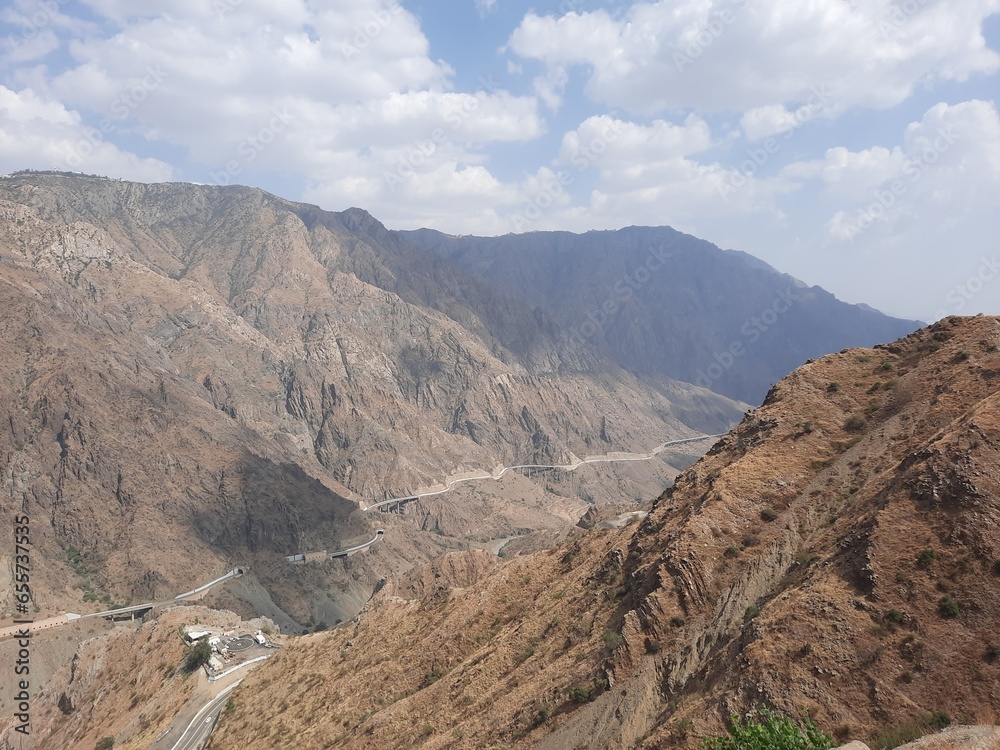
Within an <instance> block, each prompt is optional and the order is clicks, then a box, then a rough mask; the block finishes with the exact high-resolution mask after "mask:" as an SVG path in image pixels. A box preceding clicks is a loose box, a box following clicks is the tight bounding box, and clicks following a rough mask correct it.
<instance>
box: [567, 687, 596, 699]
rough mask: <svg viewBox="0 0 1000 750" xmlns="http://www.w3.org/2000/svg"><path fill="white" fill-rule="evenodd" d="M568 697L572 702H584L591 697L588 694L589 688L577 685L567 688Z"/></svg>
mask: <svg viewBox="0 0 1000 750" xmlns="http://www.w3.org/2000/svg"><path fill="white" fill-rule="evenodd" d="M569 699H570V700H571V701H573V702H574V703H586V702H588V701H590V700H593V698H592V697H591V695H590V688H588V687H583V686H582V685H577V686H576V687H571V688H570V689H569Z"/></svg>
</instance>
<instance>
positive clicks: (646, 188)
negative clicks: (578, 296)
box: [0, 0, 1000, 320]
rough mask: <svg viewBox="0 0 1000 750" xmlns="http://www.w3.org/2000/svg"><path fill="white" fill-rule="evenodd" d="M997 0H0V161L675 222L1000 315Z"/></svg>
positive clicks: (587, 221) (375, 207)
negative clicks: (135, 0) (0, 3)
mask: <svg viewBox="0 0 1000 750" xmlns="http://www.w3.org/2000/svg"><path fill="white" fill-rule="evenodd" d="M998 14H1000V0H963V2H961V3H957V2H953V1H952V0H809V1H808V2H799V3H791V2H788V1H787V0H671V1H670V2H656V1H655V0H648V1H646V2H601V1H600V0H559V1H558V2H556V1H553V0H550V1H549V2H534V3H527V2H518V1H516V0H492V2H489V1H488V0H460V1H454V2H447V3H444V2H432V1H431V0H422V1H421V2H407V1H406V0H404V1H403V2H402V3H397V2H394V1H393V0H352V1H351V2H346V1H338V0H328V1H327V2H322V3H320V2H303V0H286V1H284V2H280V3H279V2H277V0H170V2H168V1H167V0H150V1H149V2H145V3H142V4H136V3H130V2H125V0H88V1H87V2H68V1H67V0H64V1H63V2H59V1H58V0H41V1H40V2H39V1H37V0H13V2H7V3H6V4H5V5H4V6H3V8H2V9H0V171H2V172H10V171H14V170H18V169H52V168H64V169H70V170H72V171H82V172H86V173H94V174H107V175H111V176H116V177H123V178H127V179H135V180H142V181H162V180H180V181H190V182H204V183H216V184H227V183H232V182H239V183H242V184H249V185H255V186H259V187H261V188H264V189H265V190H269V191H271V192H274V193H277V194H279V195H282V196H284V197H287V198H291V199H296V200H304V201H308V202H312V203H317V204H319V205H321V206H323V207H324V208H328V209H331V210H341V209H344V208H347V207H349V206H360V207H362V208H365V209H367V210H369V211H370V212H371V213H372V214H374V215H375V216H376V217H377V218H379V219H380V220H382V221H383V222H384V223H385V224H386V225H387V226H389V227H391V228H414V227H419V226H430V227H434V228H437V229H440V230H442V231H446V232H451V233H456V234H463V233H464V234H488V235H495V234H505V233H507V232H524V231H535V230H546V229H566V230H571V231H586V230H589V229H609V228H618V227H622V226H628V225H632V224H641V225H670V226H673V227H675V228H677V229H679V230H681V231H685V232H690V233H691V234H694V235H697V236H699V237H703V238H705V239H708V240H710V241H712V242H715V243H716V244H718V245H720V246H722V247H728V248H735V249H740V250H746V251H748V252H751V253H753V254H755V255H757V256H758V257H760V258H763V259H764V260H766V261H768V262H770V263H771V264H772V265H774V266H775V267H777V268H778V269H779V270H782V271H786V272H788V273H791V274H793V275H795V276H797V277H799V278H801V279H803V280H804V281H806V282H807V283H810V284H820V285H822V286H824V287H826V288H827V289H829V290H830V291H832V292H834V293H835V294H837V295H838V296H839V297H841V298H842V299H846V300H848V301H851V302H867V303H869V304H872V305H874V306H876V307H879V308H880V309H883V310H885V311H886V312H889V313H892V314H896V315H900V316H905V317H913V318H920V319H923V320H931V319H935V318H937V317H940V316H942V315H946V314H952V313H962V314H969V313H975V312H986V313H992V314H1000V264H998V262H997V255H998V254H1000V248H998V246H997V245H998V242H997V237H998V236H1000V231H998V230H1000V198H998V196H1000V117H998V114H997V104H996V98H997V92H998V91H1000V86H998V83H1000V53H998V50H1000V15H998Z"/></svg>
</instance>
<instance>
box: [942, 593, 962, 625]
mask: <svg viewBox="0 0 1000 750" xmlns="http://www.w3.org/2000/svg"><path fill="white" fill-rule="evenodd" d="M938 612H940V613H941V616H942V617H944V618H947V619H949V620H951V619H954V618H956V617H958V615H959V613H960V612H961V608H960V607H959V606H958V602H956V601H955V598H954V597H953V596H951V594H945V595H944V596H942V597H941V598H940V599H939V600H938Z"/></svg>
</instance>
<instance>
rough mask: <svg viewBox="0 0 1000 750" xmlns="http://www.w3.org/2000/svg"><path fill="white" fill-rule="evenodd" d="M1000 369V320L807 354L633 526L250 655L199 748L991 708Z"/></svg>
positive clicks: (649, 742) (407, 743)
mask: <svg viewBox="0 0 1000 750" xmlns="http://www.w3.org/2000/svg"><path fill="white" fill-rule="evenodd" d="M998 386H1000V320H998V319H995V318H971V319H959V318H950V319H947V320H945V321H942V322H940V323H938V324H936V325H934V326H932V327H930V328H927V329H924V330H921V331H919V332H917V333H915V334H913V335H911V336H909V337H907V338H905V339H903V340H901V341H899V342H897V343H895V344H892V345H889V346H883V347H878V348H876V349H874V350H862V349H852V350H846V351H843V352H841V353H839V354H835V355H831V356H828V357H824V358H823V359H821V360H819V361H816V362H810V363H808V364H806V365H805V366H803V367H802V368H800V369H799V370H797V371H796V372H794V373H793V374H791V375H790V376H789V377H787V378H786V379H784V380H783V381H782V382H781V383H779V384H778V386H776V387H775V388H774V389H772V391H771V393H770V394H769V395H768V398H767V400H766V401H765V403H764V405H763V406H761V407H760V408H758V409H756V410H754V411H753V412H750V413H748V414H747V415H746V417H745V419H744V420H743V421H742V423H741V424H740V425H739V426H738V427H737V428H735V429H734V430H733V431H732V432H730V434H729V435H727V436H726V437H725V438H724V439H722V440H720V441H719V442H718V444H717V445H716V446H715V447H714V448H713V449H712V450H711V451H710V454H709V455H708V456H706V457H705V458H704V459H703V460H702V461H700V462H699V463H698V464H696V465H695V466H693V467H691V468H690V469H688V470H687V471H685V472H684V473H683V474H682V475H681V476H680V477H679V478H678V481H677V483H676V485H675V487H674V488H673V489H672V490H670V491H668V492H666V493H665V494H664V495H663V496H662V497H661V498H660V499H659V500H658V501H657V503H656V504H655V506H654V508H653V510H652V512H651V513H650V515H649V516H648V517H647V518H646V519H644V520H643V521H642V522H641V523H639V524H638V525H637V526H631V527H629V528H626V529H624V530H621V531H613V530H612V531H600V530H594V531H588V532H579V533H578V536H577V538H576V539H575V540H572V541H571V542H569V543H566V544H564V545H563V546H561V547H559V548H555V549H551V550H548V551H544V552H541V553H538V554H534V555H523V556H518V557H516V558H514V559H512V560H511V561H509V562H507V563H505V564H502V565H501V566H500V567H499V568H498V569H496V570H494V571H493V572H492V573H488V574H486V576H485V578H482V579H481V580H479V581H478V582H475V583H471V584H469V583H468V581H462V585H465V586H466V587H465V588H450V589H448V588H444V587H441V586H433V585H431V586H428V585H427V583H428V582H429V581H427V580H424V579H417V578H414V579H412V581H413V582H411V583H410V584H409V585H403V586H387V587H386V588H384V589H383V590H382V591H381V592H379V593H378V594H377V595H376V596H375V598H374V599H373V601H372V602H371V603H370V604H369V606H368V607H367V608H366V609H365V610H364V611H363V612H362V614H361V615H360V616H359V617H358V618H357V619H356V621H355V622H354V623H353V624H352V625H351V626H349V627H345V628H341V629H338V630H336V631H334V632H331V633H328V634H323V635H320V636H313V637H311V638H310V639H308V640H303V641H301V642H299V643H298V644H296V645H293V646H291V647H289V648H287V649H285V650H284V651H282V652H281V653H280V654H279V655H278V656H277V657H275V658H274V659H272V660H271V661H270V662H268V663H267V664H266V665H265V666H264V667H262V668H261V669H260V670H258V671H257V672H256V673H254V674H253V675H252V676H251V677H250V678H249V679H248V680H247V681H246V682H245V683H244V684H243V685H242V686H241V687H240V689H239V691H238V692H237V693H236V695H235V700H234V707H233V708H232V709H231V710H230V711H228V712H227V713H226V714H224V716H223V720H222V722H221V724H220V726H219V728H218V729H217V730H216V733H215V734H214V735H213V738H212V741H211V748H213V750H231V749H235V748H239V749H240V750H244V749H248V750H252V749H254V748H261V749H262V750H263V749H265V748H266V749H270V748H274V747H297V748H301V749H302V750H308V749H309V748H331V747H344V748H389V747H392V748H404V747H416V746H420V747H425V748H477V749H478V748H500V747H506V748H535V747H538V748H594V749H595V750H596V749H598V748H629V747H636V748H647V749H651V748H663V747H694V746H695V745H696V744H697V738H699V737H701V736H704V735H705V734H707V733H714V732H718V731H720V730H721V729H722V727H723V720H724V718H725V717H726V716H727V715H729V714H730V713H733V712H740V713H742V712H744V711H746V710H749V709H751V708H752V707H754V706H773V707H775V708H777V709H778V710H780V711H783V712H787V713H790V714H798V713H800V712H801V711H802V710H804V709H806V710H810V711H811V712H812V713H813V715H814V716H815V717H816V719H817V721H818V722H819V724H820V725H821V726H822V727H823V728H825V729H826V730H827V731H828V732H830V733H836V734H837V735H838V737H840V738H844V739H845V740H846V739H847V738H856V739H865V740H867V739H869V738H870V737H871V736H872V735H873V734H874V733H875V732H876V731H877V730H879V729H880V728H883V727H886V726H888V725H892V724H895V723H897V722H900V721H902V720H905V719H907V718H909V717H912V716H915V715H917V714H920V713H923V712H928V711H936V710H940V711H946V712H948V713H949V714H950V715H951V716H952V717H953V718H954V719H955V720H956V721H959V722H961V723H969V724H974V723H992V722H994V721H995V720H996V717H997V714H998V713H1000V691H998V689H997V685H998V684H1000V659H997V658H996V650H995V647H996V645H997V644H1000V470H998V468H997V466H998V458H1000V455H998V453H1000V388H998ZM451 565H452V567H454V562H452V564H451ZM471 567H472V566H466V569H471ZM417 581H422V583H420V585H415V583H416V582H417ZM410 597H416V598H410ZM991 646H992V648H991Z"/></svg>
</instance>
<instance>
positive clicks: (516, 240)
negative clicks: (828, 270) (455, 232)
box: [397, 227, 920, 403]
mask: <svg viewBox="0 0 1000 750" xmlns="http://www.w3.org/2000/svg"><path fill="white" fill-rule="evenodd" d="M397 234H398V235H399V236H400V237H405V238H406V239H408V240H409V241H410V242H413V243H415V244H417V245H420V246H421V247H426V248H428V249H431V250H434V251H435V252H437V253H439V254H440V255H441V256H442V257H445V258H449V259H451V260H453V261H455V262H456V263H458V264H459V265H460V266H462V267H463V268H465V269H466V270H468V271H469V272H471V273H472V274H474V275H476V276H477V277H478V278H481V279H483V280H485V281H488V282H490V283H491V284H493V285H494V286H495V287H496V288H497V289H499V290H501V291H506V292H508V293H509V292H513V291H516V292H517V294H519V295H522V296H524V297H525V298H526V299H528V300H530V302H531V304H533V305H537V306H538V307H539V308H540V309H541V310H543V311H544V313H545V314H546V315H547V316H550V317H551V319H552V320H554V321H556V322H557V323H558V324H559V325H560V326H562V327H563V329H564V330H566V331H568V332H569V333H570V336H571V339H572V340H574V341H577V342H580V343H581V344H584V343H585V344H586V345H588V346H594V347H595V348H597V349H598V350H599V351H601V352H602V353H603V354H605V355H606V356H607V357H609V358H610V359H612V360H613V361H614V362H616V363H617V364H618V365H620V366H621V367H623V368H625V369H626V370H628V371H630V372H633V373H635V374H637V375H639V376H640V377H649V378H654V379H659V378H673V379H677V380H683V381H686V382H689V383H697V384H698V385H702V386H705V387H707V388H711V389H712V390H715V391H717V392H719V393H724V394H726V395H727V396H730V397H732V398H737V399H741V400H743V401H747V402H750V403H758V402H759V401H760V399H761V398H763V396H764V393H765V392H766V391H767V389H768V388H769V387H770V386H771V385H772V384H773V383H776V382H777V381H778V380H779V379H781V378H782V377H784V376H785V375H786V374H787V373H788V372H790V371H791V370H792V369H793V368H795V367H798V366H799V365H800V364H802V363H803V362H805V361H806V360H807V359H810V358H814V357H819V356H822V355H823V354H827V353H829V352H834V351H839V350H840V349H843V348H845V347H851V346H871V345H873V344H876V343H879V342H883V341H892V340H894V339H896V338H898V337H900V336H904V335H906V334H907V333H910V332H911V331H913V330H914V329H916V328H917V327H918V326H919V325H920V324H919V323H916V322H914V321H908V320H898V319H895V318H890V317H888V316H886V315H883V314H882V313H880V312H878V311H876V310H873V309H872V308H870V307H867V306H865V305H849V304H846V303H844V302H841V301H839V300H838V299H837V298H836V297H834V296H833V295H832V294H830V293H829V292H827V291H825V290H823V289H821V288H820V287H818V286H813V287H808V286H806V285H805V284H803V283H802V282H800V281H797V280H796V279H794V278H792V277H791V276H788V275H787V274H782V273H779V272H778V271H776V270H774V269H773V268H771V267H770V266H769V265H767V264H766V263H764V262H763V261H761V260H758V259H757V258H754V257H753V256H751V255H748V254H746V253H742V252H735V251H731V250H730V251H727V250H720V249H719V248H718V247H716V246H715V245H713V244H711V243H710V242H706V241H704V240H699V239H697V238H695V237H692V236H690V235H686V234H682V233H681V232H678V231H676V230H674V229H671V228H670V227H628V228H626V229H620V230H617V231H600V232H599V231H594V232H587V233H585V234H572V233H570V232H528V233H526V234H520V235H513V234H509V235H504V236H502V237H473V236H460V237H455V236H451V235H446V234H442V233H441V232H436V231H433V230H429V229H420V230H415V231H408V232H398V233H397Z"/></svg>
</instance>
